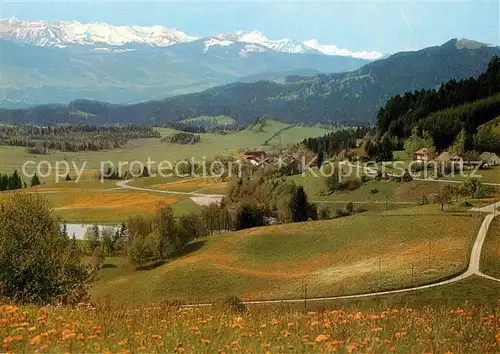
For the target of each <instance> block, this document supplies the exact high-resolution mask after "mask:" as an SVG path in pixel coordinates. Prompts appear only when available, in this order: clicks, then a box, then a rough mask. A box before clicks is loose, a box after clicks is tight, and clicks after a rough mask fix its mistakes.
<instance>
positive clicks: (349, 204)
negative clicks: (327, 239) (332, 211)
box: [344, 202, 354, 215]
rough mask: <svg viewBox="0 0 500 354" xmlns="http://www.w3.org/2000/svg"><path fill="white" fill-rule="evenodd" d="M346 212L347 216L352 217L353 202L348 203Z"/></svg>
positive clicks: (345, 207) (345, 208)
mask: <svg viewBox="0 0 500 354" xmlns="http://www.w3.org/2000/svg"><path fill="white" fill-rule="evenodd" d="M344 211H345V213H346V214H347V215H350V214H352V213H353V212H354V204H353V202H349V203H346V205H345V206H344Z"/></svg>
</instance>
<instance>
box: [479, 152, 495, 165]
mask: <svg viewBox="0 0 500 354" xmlns="http://www.w3.org/2000/svg"><path fill="white" fill-rule="evenodd" d="M479 160H481V162H482V163H483V165H484V166H485V167H490V166H500V157H498V155H497V154H495V153H494V152H483V153H482V154H481V155H480V156H479Z"/></svg>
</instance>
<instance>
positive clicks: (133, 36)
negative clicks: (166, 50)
mask: <svg viewBox="0 0 500 354" xmlns="http://www.w3.org/2000/svg"><path fill="white" fill-rule="evenodd" d="M0 38H3V39H9V40H17V41H22V42H24V43H29V44H34V45H38V46H44V47H66V46H68V45H70V44H84V45H85V44H108V45H112V46H122V45H125V44H129V43H137V44H146V45H151V46H159V47H166V46H170V45H173V44H177V43H186V42H191V41H195V40H197V39H198V38H197V37H193V36H189V35H187V34H185V33H184V32H181V31H179V30H177V29H170V28H166V27H163V26H152V27H139V26H112V25H108V24H106V23H89V24H81V23H79V22H76V21H58V22H48V21H22V20H19V19H17V18H9V19H3V20H0Z"/></svg>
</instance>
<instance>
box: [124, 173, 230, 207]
mask: <svg viewBox="0 0 500 354" xmlns="http://www.w3.org/2000/svg"><path fill="white" fill-rule="evenodd" d="M195 179H198V178H193V179H189V180H184V181H183V182H186V181H191V180H195ZM130 182H132V180H128V181H120V182H117V183H116V186H117V187H120V188H124V189H132V190H136V191H141V192H151V193H162V194H169V195H187V196H190V197H191V200H192V201H193V202H195V203H196V204H198V205H210V204H212V203H220V202H221V200H222V198H223V197H224V196H223V195H220V194H203V193H196V192H175V191H164V190H158V189H151V188H144V187H133V186H130V185H129V183H130ZM176 183H180V181H176V182H172V183H167V184H176Z"/></svg>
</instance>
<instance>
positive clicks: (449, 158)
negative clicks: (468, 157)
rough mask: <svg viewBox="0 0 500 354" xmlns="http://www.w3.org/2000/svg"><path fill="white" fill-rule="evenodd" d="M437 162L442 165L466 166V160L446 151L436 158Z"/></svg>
mask: <svg viewBox="0 0 500 354" xmlns="http://www.w3.org/2000/svg"><path fill="white" fill-rule="evenodd" d="M435 161H437V162H442V163H452V164H454V165H455V166H463V165H464V159H463V158H462V157H460V156H458V155H457V154H454V153H452V152H448V151H445V152H443V153H442V154H441V155H439V156H438V157H436V160H435Z"/></svg>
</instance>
